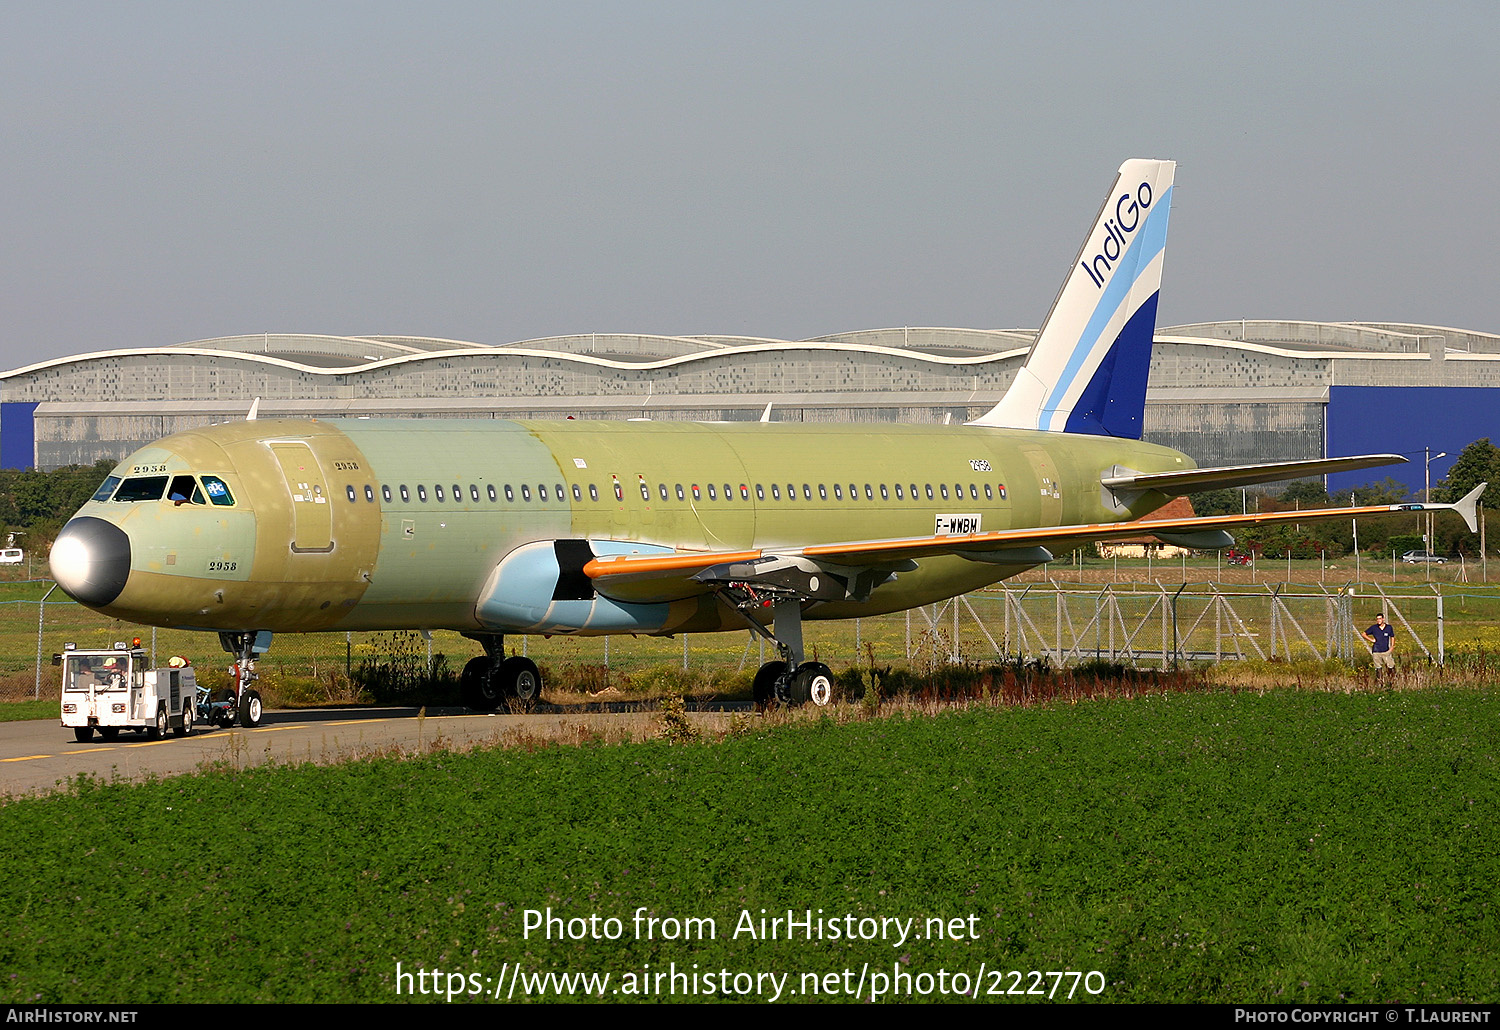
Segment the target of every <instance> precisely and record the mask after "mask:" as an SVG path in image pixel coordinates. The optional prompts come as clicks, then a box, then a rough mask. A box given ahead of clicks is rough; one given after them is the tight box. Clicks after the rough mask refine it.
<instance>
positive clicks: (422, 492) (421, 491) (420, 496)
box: [417, 483, 427, 504]
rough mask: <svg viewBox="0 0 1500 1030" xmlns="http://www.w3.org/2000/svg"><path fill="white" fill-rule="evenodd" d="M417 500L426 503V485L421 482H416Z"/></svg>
mask: <svg viewBox="0 0 1500 1030" xmlns="http://www.w3.org/2000/svg"><path fill="white" fill-rule="evenodd" d="M417 500H419V501H421V502H422V503H423V504H426V503H427V486H426V485H425V484H423V483H418V484H417Z"/></svg>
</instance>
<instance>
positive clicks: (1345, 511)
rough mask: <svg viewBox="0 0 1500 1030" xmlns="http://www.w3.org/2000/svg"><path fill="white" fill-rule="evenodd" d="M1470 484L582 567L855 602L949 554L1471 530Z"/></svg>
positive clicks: (684, 593) (1020, 560)
mask: <svg viewBox="0 0 1500 1030" xmlns="http://www.w3.org/2000/svg"><path fill="white" fill-rule="evenodd" d="M1485 485H1486V484H1484V483H1481V484H1479V486H1477V487H1475V488H1474V489H1473V490H1471V491H1470V492H1469V494H1468V495H1467V496H1466V497H1464V498H1463V499H1462V500H1460V501H1458V502H1457V503H1454V504H1422V503H1409V504H1375V505H1364V506H1361V507H1357V508H1318V509H1311V510H1307V511H1279V512H1257V513H1254V514H1249V515H1218V516H1206V517H1195V518H1179V519H1148V520H1138V521H1135V522H1111V523H1099V524H1095V525H1076V526H1041V527H1030V528H1025V529H1005V530H999V531H996V532H992V533H973V534H969V535H965V536H930V537H910V538H904V539H895V540H857V541H847V542H842V543H831V544H812V545H807V546H803V547H789V548H769V547H768V548H759V549H754V550H745V551H714V552H699V551H691V552H676V553H672V554H653V555H620V556H613V557H611V556H605V557H597V558H594V559H593V560H591V561H589V562H587V563H586V564H585V565H584V567H583V571H584V574H585V575H586V576H588V577H589V579H590V580H591V581H592V582H593V585H594V589H595V590H597V591H598V592H599V593H600V594H603V595H604V596H605V597H608V598H611V599H613V600H616V601H628V602H637V603H646V602H663V601H672V600H678V599H680V598H685V597H692V596H694V595H699V594H706V593H710V592H713V591H715V590H717V589H719V588H721V587H722V586H724V585H727V584H730V583H739V584H747V585H749V586H750V587H752V588H761V589H766V590H771V591H783V592H790V593H795V594H797V595H799V596H802V597H804V598H806V599H813V600H845V599H848V600H863V599H865V598H866V597H868V596H869V593H870V591H871V590H873V589H874V588H875V587H878V586H879V585H880V584H881V583H884V582H886V581H887V580H889V579H890V578H891V577H892V576H893V575H894V574H896V573H899V572H902V571H908V570H910V569H914V568H915V567H916V565H915V562H916V560H917V559H920V558H933V557H939V556H956V557H960V558H965V559H968V560H970V561H976V562H985V563H988V564H993V565H1014V566H1024V567H1030V566H1033V565H1040V564H1042V563H1044V562H1049V561H1051V560H1052V559H1053V554H1054V553H1055V552H1059V551H1067V550H1071V549H1072V548H1074V547H1078V546H1080V545H1082V544H1086V543H1092V542H1094V541H1099V540H1119V539H1124V538H1129V537H1139V536H1154V537H1156V538H1158V539H1160V540H1163V541H1165V542H1167V543H1173V544H1177V545H1179V546H1184V547H1194V548H1202V549H1213V548H1220V547H1229V546H1232V545H1233V543H1234V538H1233V537H1232V536H1230V535H1229V531H1230V530H1233V529H1236V528H1240V527H1245V526H1263V525H1270V524H1275V523H1278V522H1319V521H1324V520H1327V519H1349V518H1360V517H1365V516H1374V515H1389V514H1391V513H1393V512H1406V511H1456V512H1458V513H1459V515H1461V516H1462V517H1463V519H1464V521H1465V522H1466V523H1467V524H1468V526H1469V529H1470V531H1471V532H1472V531H1474V530H1475V528H1476V527H1477V525H1478V518H1477V513H1476V506H1477V503H1478V500H1479V495H1480V494H1481V493H1482V492H1483V491H1484V488H1485Z"/></svg>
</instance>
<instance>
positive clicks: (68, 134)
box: [0, 0, 1500, 368]
mask: <svg viewBox="0 0 1500 1030" xmlns="http://www.w3.org/2000/svg"><path fill="white" fill-rule="evenodd" d="M1497 11H1500V5H1496V4H1493V3H1475V4H1401V5H1397V4H1384V5H1377V4H1372V3H1350V4H1335V3H1313V4H1309V3H1295V4H1277V3H1255V4H1249V3H1238V4H1233V5H1223V6H1219V5H1211V4H1203V3H1181V4H1162V3H1142V2H1133V3H1129V4H1102V3H1057V2H1049V3H1045V4H1008V3H1005V4H1002V3H973V4H952V3H949V4H945V3H895V2H892V3H877V2H829V3H768V2H758V3H734V4H727V3H725V4H720V3H707V2H704V3H648V2H630V3H627V2H619V3H595V2H589V3H566V2H562V3H554V4H546V5H543V4H536V3H514V4H511V3H498V2H485V3H471V2H463V3H458V2H454V3H443V2H431V3H423V4H417V3H318V2H306V0H303V2H297V3H268V2H265V0H257V2H255V3H243V4H241V3H208V2H191V3H180V4H176V3H151V2H143V3H118V2H110V3H68V2H59V0H47V2H45V3H31V2H18V0H9V2H7V3H6V4H5V5H4V6H3V8H0V140H3V142H0V148H3V149H0V153H3V168H4V174H3V180H0V181H3V187H4V189H3V199H0V212H3V216H0V217H3V221H0V233H3V237H4V247H3V249H0V262H3V268H4V284H3V288H0V289H3V292H0V296H3V298H4V299H3V308H0V311H3V315H4V317H3V335H0V368H11V367H15V366H17V365H21V364H24V363H27V362H29V361H33V360H38V359H40V358H44V357H51V356H56V355H62V354H68V353H74V352H80V351H87V350H97V349H105V348H112V347H126V346H132V347H133V346H157V345H161V344H166V343H175V342H180V341H185V340H196V339H204V338H208V337H214V336H221V335H230V334H237V333H256V332H310V333H333V334H341V335H342V334H360V333H387V334H396V333H399V334H413V335H421V336H438V337H451V338H458V339H466V340H477V341H482V342H489V343H505V342H510V341H513V340H518V339H525V338H528V337H535V336H544V335H552V334H563V333H578V332H595V331H597V332H606V331H623V332H652V333H672V334H676V333H732V334H745V335H752V336H773V337H785V338H793V339H796V338H803V337H808V336H815V335H821V334H825V333H830V332H837V331H841V330H849V329H865V328H876V327H884V326H900V325H952V326H966V327H1013V326H1035V325H1037V324H1038V322H1040V320H1041V319H1042V317H1043V315H1044V314H1045V313H1046V310H1047V307H1048V306H1049V304H1050V303H1051V300H1052V297H1053V294H1054V293H1055V292H1056V290H1057V287H1058V284H1059V283H1060V282H1061V279H1062V276H1063V274H1064V272H1065V271H1066V269H1067V268H1068V266H1069V263H1070V262H1071V260H1072V258H1073V255H1074V252H1075V251H1076V250H1077V248H1078V246H1079V244H1080V242H1081V239H1082V235H1083V232H1084V231H1085V229H1086V228H1087V227H1088V224H1089V221H1090V219H1091V218H1092V216H1093V214H1094V212H1095V211H1096V209H1097V207H1098V204H1099V203H1100V201H1101V200H1102V199H1103V193H1104V190H1105V188H1106V187H1107V186H1108V185H1109V183H1110V180H1111V177H1112V175H1113V173H1114V170H1115V168H1116V167H1117V166H1118V165H1119V164H1120V162H1121V161H1122V160H1124V159H1125V158H1128V157H1163V158H1172V159H1175V160H1176V161H1178V162H1179V167H1178V171H1177V191H1176V193H1175V194H1174V197H1175V205H1174V208H1173V214H1172V236H1171V241H1170V244H1169V246H1168V249H1167V264H1166V273H1165V278H1164V283H1163V289H1162V304H1161V310H1160V316H1161V322H1162V324H1172V323H1181V322H1187V321H1198V320H1210V319H1229V318H1239V317H1251V318H1255V317H1277V318H1282V317H1284V318H1306V319H1334V320H1336V319H1358V320H1390V321H1414V322H1427V323H1437V324H1447V325H1454V326H1459V327H1463V328H1471V329H1481V330H1487V331H1491V332H1494V331H1500V290H1497V289H1496V286H1495V282H1494V280H1495V278H1496V276H1495V272H1496V260H1495V258H1494V256H1493V255H1494V251H1495V248H1496V246H1497V243H1500V204H1497V202H1496V199H1495V192H1496V189H1497V175H1496V169H1500V142H1497V139H1500V133H1497V131H1496V124H1495V112H1496V111H1500V73H1497V71H1496V64H1495V58H1494V50H1495V47H1496V45H1497V43H1500V14H1497Z"/></svg>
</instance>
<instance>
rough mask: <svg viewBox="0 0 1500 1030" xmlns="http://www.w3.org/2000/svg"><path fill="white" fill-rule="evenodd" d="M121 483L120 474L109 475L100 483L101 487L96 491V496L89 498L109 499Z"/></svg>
mask: <svg viewBox="0 0 1500 1030" xmlns="http://www.w3.org/2000/svg"><path fill="white" fill-rule="evenodd" d="M119 485H120V477H119V476H109V477H107V478H106V479H105V480H104V482H102V483H100V484H99V489H97V490H95V491H94V496H93V497H91V498H89V499H90V500H93V501H107V500H109V495H110V494H112V493H114V492H115V487H117V486H119Z"/></svg>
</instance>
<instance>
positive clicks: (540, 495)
mask: <svg viewBox="0 0 1500 1030" xmlns="http://www.w3.org/2000/svg"><path fill="white" fill-rule="evenodd" d="M536 497H537V500H539V501H545V500H546V499H547V484H546V483H538V484H537V485H536Z"/></svg>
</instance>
